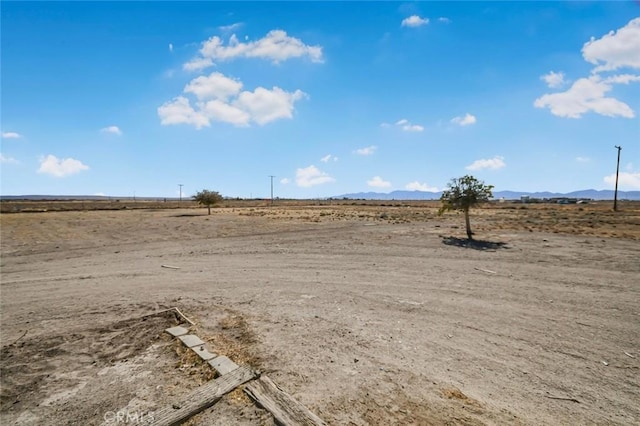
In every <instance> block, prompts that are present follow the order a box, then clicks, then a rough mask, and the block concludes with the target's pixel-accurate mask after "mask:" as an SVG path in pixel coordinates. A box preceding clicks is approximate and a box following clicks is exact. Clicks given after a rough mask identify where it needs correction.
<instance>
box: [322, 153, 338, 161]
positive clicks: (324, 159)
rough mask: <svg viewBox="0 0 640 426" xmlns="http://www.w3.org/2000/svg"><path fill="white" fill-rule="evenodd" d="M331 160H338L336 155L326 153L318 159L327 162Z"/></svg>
mask: <svg viewBox="0 0 640 426" xmlns="http://www.w3.org/2000/svg"><path fill="white" fill-rule="evenodd" d="M332 160H333V161H338V157H335V156H333V155H331V154H327V155H325V156H324V157H322V158H321V159H320V161H322V162H323V163H328V162H329V161H332Z"/></svg>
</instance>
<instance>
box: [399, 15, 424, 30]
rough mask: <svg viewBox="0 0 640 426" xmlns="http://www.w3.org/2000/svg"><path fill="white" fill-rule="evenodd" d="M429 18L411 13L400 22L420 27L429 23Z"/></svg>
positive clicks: (406, 25) (408, 25)
mask: <svg viewBox="0 0 640 426" xmlns="http://www.w3.org/2000/svg"><path fill="white" fill-rule="evenodd" d="M428 23H429V18H421V17H419V16H418V15H411V16H409V17H408V18H404V19H403V20H402V23H401V24H400V25H401V26H403V27H419V26H421V25H427V24H428Z"/></svg>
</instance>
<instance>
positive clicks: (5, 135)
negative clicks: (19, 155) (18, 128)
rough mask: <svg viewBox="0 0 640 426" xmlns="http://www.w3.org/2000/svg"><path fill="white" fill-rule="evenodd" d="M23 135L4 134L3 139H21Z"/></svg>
mask: <svg viewBox="0 0 640 426" xmlns="http://www.w3.org/2000/svg"><path fill="white" fill-rule="evenodd" d="M21 137H22V135H21V134H20V133H16V132H2V138H3V139H20V138H21Z"/></svg>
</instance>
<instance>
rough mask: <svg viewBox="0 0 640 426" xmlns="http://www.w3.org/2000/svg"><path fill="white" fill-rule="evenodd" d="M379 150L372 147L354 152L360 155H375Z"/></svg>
mask: <svg viewBox="0 0 640 426" xmlns="http://www.w3.org/2000/svg"><path fill="white" fill-rule="evenodd" d="M377 149H378V147H377V146H375V145H371V146H367V147H364V148H358V149H356V150H355V151H353V152H354V153H355V154H358V155H373V154H374V153H375V152H376V150H377Z"/></svg>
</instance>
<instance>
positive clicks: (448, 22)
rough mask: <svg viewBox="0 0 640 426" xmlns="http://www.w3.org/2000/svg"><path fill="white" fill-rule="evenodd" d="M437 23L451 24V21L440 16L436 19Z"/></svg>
mask: <svg viewBox="0 0 640 426" xmlns="http://www.w3.org/2000/svg"><path fill="white" fill-rule="evenodd" d="M438 22H442V23H443V24H450V23H451V19H449V18H447V17H444V16H441V17H439V18H438Z"/></svg>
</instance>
